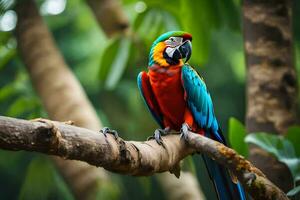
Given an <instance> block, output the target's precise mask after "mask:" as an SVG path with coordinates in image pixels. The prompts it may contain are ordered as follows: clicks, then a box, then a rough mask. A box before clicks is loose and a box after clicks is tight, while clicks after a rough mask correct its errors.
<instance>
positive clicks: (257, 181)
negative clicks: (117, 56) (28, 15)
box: [0, 117, 288, 200]
mask: <svg viewBox="0 0 300 200" xmlns="http://www.w3.org/2000/svg"><path fill="white" fill-rule="evenodd" d="M163 142H164V146H161V145H158V144H157V143H156V141H155V140H150V141H146V142H136V141H125V140H123V139H122V138H118V139H115V138H114V136H112V135H107V136H106V137H105V136H104V135H103V134H99V133H98V132H93V131H90V130H88V129H84V128H79V127H75V126H70V125H66V124H63V123H58V122H52V121H43V122H32V121H26V120H20V119H13V118H8V117H0V148H3V149H7V150H26V151H37V152H41V153H46V154H50V155H57V156H61V157H63V158H65V159H77V160H82V161H85V162H87V163H89V164H91V165H95V166H98V167H104V168H105V169H107V170H110V171H113V172H117V173H121V174H129V175H133V176H145V175H152V174H154V173H157V172H165V171H168V170H170V169H172V168H173V167H174V166H175V165H177V164H178V162H179V161H180V160H182V159H183V158H184V157H186V156H188V155H191V154H194V153H197V152H200V153H203V154H205V155H207V156H209V157H211V158H212V159H214V160H215V161H216V162H219V163H220V164H222V165H224V166H226V167H227V168H228V169H229V170H231V171H232V173H233V174H235V175H236V176H237V178H238V180H239V181H240V182H241V184H242V185H243V186H244V188H245V190H246V191H247V192H248V193H249V194H250V195H251V196H252V197H253V198H254V199H266V200H269V199H270V200H271V199H277V200H281V199H286V200H287V199H288V198H287V197H286V195H285V194H284V193H283V192H282V191H281V190H280V189H279V188H277V187H276V186H275V185H274V184H272V183H271V182H270V181H269V180H268V179H266V177H265V175H264V174H263V173H262V172H261V171H260V170H259V169H257V168H255V167H254V166H253V165H252V164H251V163H250V162H249V161H247V160H246V159H245V158H244V157H242V156H240V155H238V154H237V153H236V152H235V151H234V150H233V149H230V148H228V147H226V146H224V145H223V144H221V143H219V142H217V141H214V140H211V139H209V138H207V137H204V136H201V135H199V134H195V133H192V132H189V133H188V134H187V137H186V140H185V141H184V140H183V139H180V136H179V134H177V135H168V136H165V137H163Z"/></svg>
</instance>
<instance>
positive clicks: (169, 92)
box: [137, 31, 246, 200]
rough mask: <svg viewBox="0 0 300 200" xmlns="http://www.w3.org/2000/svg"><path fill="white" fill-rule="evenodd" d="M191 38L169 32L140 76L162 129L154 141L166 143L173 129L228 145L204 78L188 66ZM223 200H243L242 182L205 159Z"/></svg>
mask: <svg viewBox="0 0 300 200" xmlns="http://www.w3.org/2000/svg"><path fill="white" fill-rule="evenodd" d="M191 41H192V35H191V34H189V33H187V32H182V31H171V32H167V33H165V34H163V35H161V36H160V37H158V38H157V39H156V40H155V42H154V43H153V45H152V47H151V51H150V55H149V64H148V72H145V71H143V72H140V73H139V75H138V77H137V82H138V87H139V90H140V92H141V95H142V97H143V99H144V101H145V103H146V104H147V106H148V109H149V111H150V112H151V114H152V115H153V117H154V118H155V120H156V121H157V123H158V124H159V126H160V127H161V129H157V130H155V132H154V136H153V138H154V139H155V140H156V141H157V142H158V143H159V144H163V142H162V138H161V134H168V132H169V131H170V130H176V131H180V132H181V137H183V138H185V136H186V134H187V133H188V131H189V130H190V131H193V132H196V133H199V134H201V135H205V136H207V137H209V138H211V139H214V140H216V141H218V142H221V143H223V144H225V145H226V141H225V138H224V136H223V135H222V132H221V129H220V127H219V125H218V122H217V119H216V117H215V114H214V109H213V103H212V99H211V97H210V94H209V92H208V90H207V88H206V85H205V83H204V80H203V78H201V77H200V76H199V74H198V73H197V72H196V71H195V70H194V69H193V68H192V67H191V66H190V65H189V64H188V63H187V61H188V60H189V58H190V56H191V53H192V44H191ZM202 157H203V160H204V162H205V165H206V168H207V170H208V173H209V176H210V178H211V179H212V181H213V184H214V187H215V190H216V192H217V195H218V198H219V199H220V200H239V199H241V200H244V199H246V198H245V193H244V190H243V188H242V187H241V185H240V183H238V182H237V183H236V181H232V180H233V179H232V178H231V176H230V174H229V171H228V170H227V169H226V168H225V167H223V166H221V165H219V164H217V163H216V162H215V161H213V160H212V159H210V158H209V157H207V156H202Z"/></svg>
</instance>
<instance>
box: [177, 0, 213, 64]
mask: <svg viewBox="0 0 300 200" xmlns="http://www.w3.org/2000/svg"><path fill="white" fill-rule="evenodd" d="M209 10H210V8H209V2H208V1H207V0H201V1H199V0H188V1H186V0H182V1H181V10H180V14H181V16H184V17H180V19H181V24H182V27H183V29H184V30H185V31H187V32H189V33H191V34H192V35H193V36H194V37H193V55H196V56H192V58H191V62H194V63H197V64H198V65H199V64H202V63H204V62H206V61H207V59H208V55H209V49H210V48H209V47H210V43H211V30H212V28H213V27H214V25H215V24H217V23H216V22H214V18H211V17H212V15H210V14H209ZM196 19H197V20H196Z"/></svg>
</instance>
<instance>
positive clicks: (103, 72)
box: [99, 38, 120, 81]
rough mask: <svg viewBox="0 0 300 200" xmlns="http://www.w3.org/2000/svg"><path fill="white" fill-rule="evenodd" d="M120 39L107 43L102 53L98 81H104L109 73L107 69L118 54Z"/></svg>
mask: <svg viewBox="0 0 300 200" xmlns="http://www.w3.org/2000/svg"><path fill="white" fill-rule="evenodd" d="M119 43H120V38H115V39H113V40H111V41H110V42H109V44H108V45H107V46H106V48H105V50H104V53H103V54H102V57H101V62H100V68H99V80H100V81H105V80H106V78H107V75H108V73H109V69H110V67H111V65H112V63H113V60H114V58H115V56H116V54H117V52H118V48H119V45H120V44H119Z"/></svg>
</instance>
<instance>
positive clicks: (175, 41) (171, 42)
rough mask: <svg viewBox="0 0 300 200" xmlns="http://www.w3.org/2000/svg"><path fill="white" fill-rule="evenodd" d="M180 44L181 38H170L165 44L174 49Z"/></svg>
mask: <svg viewBox="0 0 300 200" xmlns="http://www.w3.org/2000/svg"><path fill="white" fill-rule="evenodd" d="M181 42H182V38H181V37H170V38H169V39H168V40H166V42H165V43H166V44H167V45H170V46H172V47H175V46H177V45H179V44H180V43H181Z"/></svg>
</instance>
